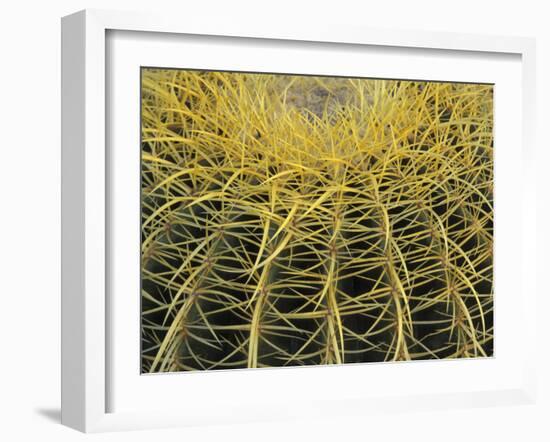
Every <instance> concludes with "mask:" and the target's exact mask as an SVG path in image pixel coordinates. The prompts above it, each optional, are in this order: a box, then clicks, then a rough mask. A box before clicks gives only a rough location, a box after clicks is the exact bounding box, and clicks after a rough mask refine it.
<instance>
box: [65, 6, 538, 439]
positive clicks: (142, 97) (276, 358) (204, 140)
mask: <svg viewBox="0 0 550 442" xmlns="http://www.w3.org/2000/svg"><path fill="white" fill-rule="evenodd" d="M62 45H63V47H62V54H63V61H62V73H63V84H62V105H63V106H62V108H63V111H62V120H63V129H62V141H63V147H62V221H63V229H62V321H63V322H62V370H63V372H62V422H63V423H64V424H66V425H68V426H70V427H73V428H76V429H78V430H81V431H85V432H92V431H109V430H120V429H138V428H155V427H168V426H190V425H207V424H209V423H235V422H254V421H261V420H273V419H285V418H313V417H323V416H329V415H330V416H334V415H335V413H336V414H339V415H368V414H369V413H372V412H373V411H374V410H378V411H379V410H380V409H383V410H387V411H388V412H395V411H399V410H407V409H418V408H422V409H441V408H454V407H470V406H490V405H498V404H527V403H533V401H534V400H535V399H534V398H535V393H536V383H535V366H536V356H535V351H534V345H535V344H534V342H535V340H534V339H532V338H533V337H534V336H535V327H536V324H535V323H534V322H533V320H532V317H531V316H529V315H527V314H526V312H527V311H528V309H532V308H533V306H534V305H536V297H537V291H536V284H535V277H534V273H535V269H534V266H532V265H531V264H532V261H533V258H531V257H532V256H534V255H535V243H536V242H535V228H534V226H535V223H536V219H535V218H536V214H535V211H534V207H535V204H534V201H535V192H534V190H533V189H534V176H533V175H534V174H533V173H532V172H531V170H532V168H533V161H534V135H533V125H534V118H533V115H534V96H535V83H534V75H535V70H534V53H535V51H534V41H533V40H530V39H525V38H515V37H514V38H511V37H491V36H475V35H462V34H461V35H457V34H445V33H441V34H434V33H425V32H415V31H407V32H404V31H400V32H390V31H378V30H372V29H354V28H347V27H338V26H330V27H326V26H313V25H312V26H305V27H300V28H290V27H285V26H280V25H277V26H275V25H273V26H272V27H271V28H270V27H266V26H264V25H263V24H262V26H259V25H255V24H254V23H238V22H231V23H217V22H211V21H206V20H204V21H201V20H200V19H197V20H194V21H193V22H192V23H186V24H185V25H182V24H180V23H179V21H178V20H176V19H175V18H171V17H167V16H161V17H157V16H152V15H150V14H147V15H145V14H130V13H120V12H117V13H115V12H108V11H95V10H94V11H83V12H79V13H76V14H74V15H71V16H68V17H65V18H64V19H63V22H62ZM528 318H529V319H528ZM182 398H185V399H184V400H183V399H182ZM329 410H330V411H329ZM335 410H337V411H335Z"/></svg>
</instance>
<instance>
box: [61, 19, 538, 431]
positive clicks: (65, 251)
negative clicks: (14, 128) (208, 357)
mask: <svg viewBox="0 0 550 442" xmlns="http://www.w3.org/2000/svg"><path fill="white" fill-rule="evenodd" d="M113 32H119V33H120V32H121V33H128V32H140V33H151V32H153V33H156V34H155V35H156V36H161V37H162V36H172V37H173V36H176V37H177V36H180V37H182V38H185V36H217V37H218V38H222V39H224V38H226V39H229V38H239V39H248V40H250V39H261V40H262V41H265V40H266V39H267V40H269V41H274V42H277V41H283V42H285V44H286V45H298V44H299V43H300V42H309V43H311V44H315V43H319V44H339V45H341V46H340V47H345V46H348V47H367V46H368V47H376V48H378V50H379V51H383V50H384V49H385V48H386V49H387V50H390V49H391V48H401V50H402V51H404V52H406V51H412V50H418V49H425V50H429V51H431V54H432V55H433V56H434V57H435V58H437V57H438V56H441V57H443V54H444V53H446V52H447V53H448V52H449V51H450V52H453V53H457V54H458V53H468V54H474V59H477V60H483V58H484V57H489V55H490V54H504V55H513V56H514V57H516V60H519V63H520V64H519V65H518V66H519V69H520V74H521V75H520V76H521V80H520V87H521V91H517V92H518V93H520V100H521V108H522V109H521V124H520V127H519V128H516V129H515V130H516V131H517V133H516V135H517V136H518V140H519V144H520V146H518V147H516V148H515V149H516V150H517V151H516V152H513V153H510V154H508V160H511V159H514V158H516V160H517V161H521V164H522V172H521V176H522V186H521V188H520V189H519V190H518V192H519V193H518V195H517V196H518V197H519V198H520V199H521V210H520V211H519V212H518V215H517V217H518V218H517V222H518V223H519V224H521V230H520V233H521V235H520V238H518V241H517V244H516V245H517V247H518V249H517V251H518V253H519V254H520V256H521V284H520V286H518V287H520V290H521V296H520V297H519V299H518V300H517V301H516V304H515V306H516V307H517V308H518V309H519V310H520V311H522V312H527V311H528V309H529V308H533V307H532V306H534V305H536V302H537V300H536V298H537V290H536V284H535V277H534V273H535V268H534V266H530V265H529V263H530V258H529V257H531V256H535V246H536V241H535V239H536V237H535V231H536V229H535V223H536V214H535V210H534V207H535V201H536V200H535V198H536V194H535V191H534V190H533V189H534V188H535V185H534V180H535V174H534V173H532V171H533V170H534V158H535V144H534V143H535V140H534V135H533V134H534V129H533V127H534V120H535V119H534V106H535V66H534V63H535V43H534V40H532V39H528V38H518V37H492V36H476V35H463V34H450V33H427V32H417V31H400V32H389V31H380V30H375V29H367V28H365V29H363V28H361V29H355V28H347V27H344V26H330V27H329V26H321V25H316V26H313V25H308V26H301V27H300V28H296V27H285V26H284V25H281V24H277V25H275V24H274V25H273V26H271V27H266V26H265V23H264V24H261V25H259V24H255V23H249V22H246V23H245V22H242V23H240V22H235V21H232V22H230V23H228V22H215V21H214V22H212V21H209V20H206V19H204V20H201V19H200V18H198V17H197V18H194V20H193V21H189V22H186V23H185V25H182V24H181V22H180V21H179V20H178V19H177V18H175V17H170V16H153V15H151V14H139V13H135V14H134V13H132V14H130V13H122V12H111V11H99V10H91V11H90V10H87V11H82V12H78V13H76V14H73V15H70V16H68V17H65V18H63V21H62V55H63V59H62V122H63V129H62V423H63V424H65V425H67V426H70V427H73V428H76V429H78V430H80V431H85V432H97V431H110V430H123V429H138V428H157V427H168V426H186V425H201V424H204V425H205V424H208V423H210V422H217V423H219V422H247V421H257V420H272V419H284V418H287V417H298V418H307V417H319V416H323V415H324V411H323V404H326V403H327V402H328V401H332V402H333V403H334V401H337V403H338V405H339V406H338V409H339V413H340V414H342V415H346V414H368V413H369V412H370V411H372V410H374V409H380V408H382V409H384V410H387V411H389V412H392V411H399V410H406V409H409V408H411V409H412V408H414V409H418V408H421V409H432V408H433V409H440V408H453V407H469V406H489V405H498V404H533V403H534V401H535V397H536V382H535V369H536V360H537V359H536V352H535V351H534V342H535V328H536V324H535V323H534V322H533V321H527V316H526V314H525V313H523V314H522V315H520V316H518V317H519V319H518V320H520V321H521V327H522V330H523V341H524V342H527V344H525V348H523V349H522V351H521V352H519V353H518V355H517V358H518V361H517V363H515V365H514V370H513V375H512V376H510V377H509V378H510V379H509V380H508V381H506V382H504V381H503V382H501V383H500V384H498V386H497V383H495V385H491V386H490V387H489V388H483V387H482V386H481V385H477V386H476V387H475V388H473V389H471V390H468V389H467V387H464V388H462V389H461V390H459V391H454V392H446V391H441V392H438V391H437V389H435V390H432V391H429V392H427V393H426V394H418V393H414V392H409V393H405V394H403V393H401V394H399V393H398V392H389V394H386V395H385V394H381V395H377V396H376V399H374V398H373V397H371V396H367V395H365V396H361V394H359V393H358V395H357V396H353V397H348V396H343V395H339V393H338V391H333V392H332V393H331V395H329V396H327V398H326V399H320V398H311V399H309V400H308V401H307V402H304V403H300V402H295V404H296V405H295V406H293V407H289V406H284V407H283V406H282V405H281V403H280V402H275V403H273V404H263V406H262V407H257V406H255V403H254V402H253V401H252V402H247V401H245V400H244V399H242V398H241V399H234V400H233V402H234V407H233V408H232V409H231V408H228V409H227V412H224V411H223V410H221V409H220V410H217V411H216V410H215V409H213V410H212V411H211V412H207V411H205V410H208V407H207V406H204V407H196V410H195V412H194V413H189V410H187V412H185V411H184V410H174V409H170V408H168V409H159V408H156V409H146V408H144V407H142V408H140V407H136V409H134V410H130V409H125V408H124V407H122V408H123V409H122V410H120V411H119V410H118V409H117V408H115V409H114V410H113V409H112V408H113V407H112V404H110V399H109V397H110V395H111V391H112V390H113V389H114V388H115V385H113V381H112V379H113V376H112V373H111V371H112V370H113V367H112V364H113V362H112V361H113V360H116V358H114V356H113V350H112V346H111V340H110V339H111V337H110V335H112V334H113V332H112V330H111V329H113V322H112V321H116V320H117V317H116V316H113V315H112V312H111V306H112V304H111V302H112V300H110V299H109V296H108V293H107V292H108V289H109V287H110V285H109V284H110V281H109V267H108V266H109V265H110V259H111V258H110V256H109V244H110V242H111V241H113V237H112V235H113V234H116V229H112V228H111V227H110V225H109V223H110V222H111V221H112V219H111V214H110V213H109V210H110V209H109V207H112V206H110V202H111V199H112V195H110V194H109V191H110V187H109V184H108V182H109V179H111V178H110V172H109V171H110V168H111V167H112V165H110V164H109V161H110V158H111V157H110V154H109V152H108V143H109V140H110V134H109V133H108V131H107V125H106V122H107V121H109V119H110V118H111V117H112V115H110V112H111V109H110V108H109V106H108V104H109V96H108V94H109V93H110V89H109V81H111V76H110V75H106V72H108V65H109V63H111V62H112V60H109V57H110V56H111V57H113V56H116V52H112V51H110V50H109V42H108V41H107V40H108V34H109V33H113ZM149 35H151V34H149ZM161 44H162V43H161ZM438 51H439V52H438ZM113 54H115V55H113ZM438 54H441V55H438ZM137 62H138V61H136V63H137ZM473 63H475V60H474V61H473ZM434 69H435V68H434ZM439 79H441V80H444V79H445V78H439ZM136 94H137V91H136ZM136 97H137V95H136ZM136 102H137V98H136ZM497 112H498V110H497ZM497 118H498V113H497ZM496 124H497V125H498V124H499V123H498V119H497V123H496ZM503 162H504V160H503ZM136 192H137V190H136ZM504 198H506V197H505V196H504V197H503V199H502V201H505V199H504ZM495 210H498V204H497V209H495ZM519 224H518V225H519ZM497 229H498V227H497ZM499 251H500V253H506V250H505V249H504V248H499V247H498V245H497V252H496V256H495V260H496V261H497V262H498V261H499V255H498V253H499ZM502 256H504V255H502ZM518 284H519V282H518ZM497 296H498V294H497ZM530 306H531V307H530ZM497 308H498V304H497ZM503 311H504V310H503ZM502 323H503V324H504V323H505V322H504V321H503V322H502ZM115 328H116V327H115ZM503 330H504V328H503ZM527 337H530V338H529V339H527ZM497 339H498V337H497ZM497 345H498V344H497ZM137 357H138V356H137V355H136V359H137ZM498 359H499V356H498V350H497V355H496V357H495V360H497V362H498ZM473 362H474V363H475V362H476V361H473ZM414 364H419V363H418V362H416V363H414ZM414 364H410V365H411V366H412V365H414ZM456 364H457V365H455V366H450V365H449V366H448V367H450V368H446V370H447V369H448V370H451V371H452V370H464V368H465V366H464V365H460V364H464V361H456ZM472 366H473V365H472ZM391 367H395V365H392V366H391ZM495 367H496V365H495ZM342 368H343V367H332V368H330V367H329V369H330V370H331V372H328V371H325V375H326V376H328V377H329V378H330V376H334V371H335V370H341V369H342ZM501 368H502V367H501ZM323 369H324V370H326V368H323ZM475 369H476V370H477V368H475ZM479 369H480V370H484V369H485V370H487V368H483V367H480V368H479ZM316 370H317V368H316ZM346 370H348V371H347V374H346V376H347V375H349V376H358V375H360V374H361V372H362V371H363V372H364V370H368V365H365V364H360V365H359V366H357V367H353V368H352V369H348V368H346ZM352 370H353V371H352ZM376 370H378V371H386V370H401V369H400V368H397V369H396V368H390V367H389V366H388V367H387V368H384V365H383V364H382V365H381V364H378V365H377V368H376ZM409 370H410V369H409ZM306 371H307V373H308V374H307V375H304V374H303V373H305V372H304V371H301V370H290V371H285V373H286V374H285V375H284V376H286V379H289V378H293V379H294V380H293V381H292V382H302V383H303V382H305V381H306V378H309V377H311V373H312V371H310V369H307V370H306ZM237 372H239V373H234V374H232V376H236V377H239V376H240V377H241V378H242V377H243V376H250V378H251V379H252V377H254V379H255V380H254V381H253V382H252V384H253V385H254V382H257V383H264V384H265V383H266V382H268V381H269V379H270V377H272V378H274V377H275V376H278V374H276V373H275V371H270V370H267V371H265V370H254V371H252V372H250V373H246V370H243V371H240V370H237ZM260 372H262V373H261V374H259V373H260ZM301 373H302V374H301ZM331 373H332V374H331ZM136 376H139V373H136ZM193 376H195V378H194V382H195V383H199V384H201V385H202V386H203V388H208V384H209V382H212V383H215V384H216V385H218V384H220V379H221V378H220V377H217V378H213V377H210V378H207V377H204V375H203V374H200V373H199V374H193ZM198 376H203V377H202V378H199V377H198ZM120 378H121V377H120V376H118V378H117V377H115V379H120ZM157 379H160V377H157ZM176 379H177V378H176V377H174V376H163V379H162V381H161V382H162V384H163V386H162V388H174V386H176V385H177V384H176V383H175V382H177V381H176ZM128 385H129V388H131V387H132V385H130V384H128ZM152 385H153V384H152ZM158 385H160V382H159V383H158ZM212 385H214V384H212ZM275 385H277V384H276V382H275ZM497 387H498V388H497ZM148 388H151V387H148ZM153 388H155V389H157V388H161V387H157V386H156V385H153ZM176 388H177V387H176ZM158 391H161V390H158ZM123 394H124V392H123ZM160 394H164V393H162V392H161V393H160ZM194 394H197V393H194ZM130 400H132V398H130V399H129V401H130ZM127 402H128V401H127ZM304 404H307V405H308V406H304ZM239 411H240V412H243V413H241V414H240V415H239V413H238V412H239ZM244 411H246V412H244Z"/></svg>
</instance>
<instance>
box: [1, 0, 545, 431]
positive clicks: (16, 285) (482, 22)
mask: <svg viewBox="0 0 550 442" xmlns="http://www.w3.org/2000/svg"><path fill="white" fill-rule="evenodd" d="M83 8H111V9H122V10H125V9H126V10H155V11H162V12H166V13H170V14H180V15H181V20H182V24H185V22H186V21H191V20H193V16H194V15H195V14H216V15H222V16H227V19H228V20H230V19H231V16H232V15H233V16H235V15H239V16H242V15H245V16H246V17H248V18H249V19H250V20H259V21H266V20H269V21H271V22H277V21H279V20H282V21H293V22H297V23H300V22H302V21H307V22H311V21H314V22H319V23H321V24H322V23H330V22H334V23H344V24H345V23H349V24H355V25H364V26H371V27H377V28H381V27H383V28H390V29H391V28H405V29H424V30H438V31H441V30H442V31H455V32H472V33H487V34H509V35H523V36H534V37H536V38H537V44H538V47H537V53H538V54H537V55H538V60H537V62H538V66H537V74H538V103H537V109H538V117H537V118H538V136H539V140H538V144H539V146H538V148H539V151H540V152H539V161H538V173H539V176H540V178H539V185H538V192H539V238H540V240H539V245H540V249H539V260H538V265H539V269H540V272H539V273H540V276H541V277H542V276H544V275H545V274H546V273H547V270H546V269H545V265H546V264H547V263H548V260H547V258H546V257H545V256H544V255H545V254H544V253H542V252H541V251H540V250H542V249H543V246H544V247H546V248H547V247H548V246H549V245H550V244H549V241H548V238H549V236H548V233H546V232H544V231H543V230H542V227H544V223H545V221H546V220H547V216H546V215H548V208H547V204H546V201H547V200H548V196H547V193H546V192H547V191H548V190H550V187H549V186H548V175H549V173H548V172H547V171H546V166H547V164H548V159H549V153H548V151H547V147H548V146H547V144H548V143H547V141H546V138H545V136H544V135H545V129H546V128H547V126H548V122H549V121H550V111H549V108H548V106H547V102H549V101H548V100H550V95H549V87H548V81H547V79H550V27H549V26H548V19H549V17H550V14H549V12H548V11H546V10H545V2H543V1H536V0H532V1H531V0H523V1H518V2H503V1H481V0H454V1H450V2H444V1H441V0H439V1H437V0H435V1H428V0H416V1H407V0H393V1H376V2H368V1H366V0H359V1H353V0H330V1H325V0H314V1H301V2H299V1H298V0H288V1H287V0H276V1H275V0H273V1H270V2H265V1H264V2H262V1H260V0H255V1H245V0H242V1H241V0H238V1H237V0H225V1H224V0H205V1H203V2H201V1H199V0H195V1H192V2H191V1H189V0H179V1H168V0H154V1H152V0H148V1H143V0H133V1H131V0H111V1H106V0H88V1H81V0H71V1H69V0H56V1H33V0H19V1H17V2H15V1H12V2H5V3H4V4H3V5H2V8H1V12H0V57H2V58H1V60H2V63H1V66H0V190H1V199H0V201H1V205H0V207H1V209H0V265H1V266H0V277H1V279H0V439H2V440H5V441H19V440H29V441H33V440H56V441H79V440H84V439H85V438H88V437H91V438H92V439H93V440H97V441H126V440H132V441H142V440H143V441H145V440H147V441H151V440H154V439H156V438H159V439H160V438H162V439H165V438H166V439H168V438H170V439H176V440H187V441H192V442H199V441H210V440H211V441H214V440H224V441H232V440H239V441H240V442H244V441H248V440H262V441H271V440H273V441H275V440H284V441H287V440H288V441H295V440H296V441H298V440H305V441H307V440H319V441H321V440H339V441H348V440H374V439H380V440H398V439H400V440H405V439H408V440H426V441H428V440H445V441H455V440H456V441H458V440H461V441H464V440H473V441H477V440H483V439H487V440H498V441H499V442H500V441H506V440H524V441H539V440H541V441H542V440H550V427H548V426H547V425H546V423H547V421H548V418H549V417H550V405H549V403H550V384H549V382H548V381H547V380H546V378H547V377H548V373H550V363H549V360H550V358H549V356H548V353H549V347H550V333H549V329H548V328H547V325H546V324H547V323H548V315H547V314H545V313H544V312H545V311H547V309H548V308H549V305H550V304H549V302H548V300H547V299H546V298H547V289H546V285H545V284H543V283H541V284H540V286H539V292H540V293H539V295H540V298H541V301H540V305H539V306H538V307H534V310H535V309H536V311H537V312H538V315H539V330H540V332H539V338H540V340H539V345H540V352H541V357H540V373H541V375H542V376H541V379H540V391H541V398H540V401H541V404H542V406H539V407H537V408H534V407H530V406H529V407H527V406H525V407H512V408H505V407H502V408H493V409H480V410H458V411H456V410H455V411H452V412H446V411H440V412H435V413H433V412H432V413H426V412H415V411H414V410H411V413H407V414H393V415H383V414H381V415H379V416H374V417H372V416H371V417H369V418H365V419H364V420H363V421H357V419H355V420H354V421H349V420H343V419H340V420H335V421H330V422H328V421H323V422H286V423H282V424H254V425H249V426H231V427H212V428H198V429H187V430H161V431H154V432H152V431H145V432H133V433H118V434H102V435H94V436H84V435H82V434H80V433H77V432H74V431H73V430H69V429H66V428H64V427H62V426H60V425H59V413H60V412H59V406H60V400H59V396H60V394H59V389H60V382H59V368H60V363H59V358H60V345H59V340H60V326H59V324H60V246H59V241H60V193H59V190H60V60H61V54H60V17H61V16H63V15H66V14H69V13H72V12H74V11H76V10H79V9H83ZM541 281H542V278H541ZM472 415H482V416H483V419H476V420H475V422H474V421H473V420H472V419H471V416H472ZM480 422H483V424H480Z"/></svg>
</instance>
